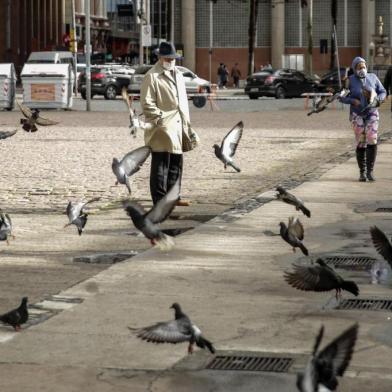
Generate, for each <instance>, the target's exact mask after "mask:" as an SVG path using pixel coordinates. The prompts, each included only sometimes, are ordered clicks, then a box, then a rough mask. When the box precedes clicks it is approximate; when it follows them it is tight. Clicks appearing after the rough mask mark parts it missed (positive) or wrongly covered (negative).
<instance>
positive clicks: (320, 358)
mask: <svg viewBox="0 0 392 392" xmlns="http://www.w3.org/2000/svg"><path fill="white" fill-rule="evenodd" d="M323 335H324V326H322V327H321V328H320V331H319V333H318V335H317V337H316V342H315V345H314V347H313V352H312V356H311V357H310V359H309V362H308V364H307V366H306V368H305V371H304V372H303V373H298V374H297V388H298V390H299V391H300V392H321V391H325V392H330V391H336V388H337V386H338V380H337V376H340V377H342V376H343V374H344V372H345V371H346V368H347V366H348V365H349V363H350V360H351V357H352V355H353V351H354V346H355V342H356V340H357V336H358V324H354V325H352V326H351V327H350V328H348V329H347V330H346V331H344V332H343V333H342V334H340V335H339V336H338V337H337V338H335V339H334V340H333V341H332V342H331V343H329V344H328V346H326V347H325V348H324V349H323V350H322V351H320V352H318V349H319V346H320V344H321V340H322V338H323Z"/></svg>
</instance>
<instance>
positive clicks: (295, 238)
mask: <svg viewBox="0 0 392 392" xmlns="http://www.w3.org/2000/svg"><path fill="white" fill-rule="evenodd" d="M279 225H280V236H281V237H282V239H283V240H285V241H286V242H287V243H288V244H290V245H291V246H292V247H293V252H295V248H300V249H301V250H302V253H303V254H304V255H305V256H308V255H309V252H308V250H307V249H306V247H305V245H304V244H303V242H302V241H303V239H304V227H303V226H302V223H301V221H300V220H299V219H298V218H294V217H292V216H291V217H290V218H289V224H288V226H286V224H285V223H284V222H280V223H279Z"/></svg>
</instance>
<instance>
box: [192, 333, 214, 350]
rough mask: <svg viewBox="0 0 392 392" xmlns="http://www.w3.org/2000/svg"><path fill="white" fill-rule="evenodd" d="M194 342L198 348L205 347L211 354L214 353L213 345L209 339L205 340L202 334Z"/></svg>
mask: <svg viewBox="0 0 392 392" xmlns="http://www.w3.org/2000/svg"><path fill="white" fill-rule="evenodd" d="M196 344H197V346H198V347H200V348H206V347H207V349H208V350H209V351H210V353H211V354H215V347H214V346H213V345H212V343H211V342H210V341H209V340H207V339H206V338H204V337H203V336H200V337H199V338H198V339H197V341H196Z"/></svg>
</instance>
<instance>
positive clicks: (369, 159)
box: [366, 144, 377, 181]
mask: <svg viewBox="0 0 392 392" xmlns="http://www.w3.org/2000/svg"><path fill="white" fill-rule="evenodd" d="M376 156H377V144H369V145H368V146H367V148H366V177H367V179H368V180H369V181H376V179H375V178H374V176H373V168H374V163H375V162H376Z"/></svg>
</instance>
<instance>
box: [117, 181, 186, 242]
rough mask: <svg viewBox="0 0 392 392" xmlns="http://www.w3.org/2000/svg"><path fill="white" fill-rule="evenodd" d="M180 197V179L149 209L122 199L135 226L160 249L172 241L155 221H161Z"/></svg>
mask: <svg viewBox="0 0 392 392" xmlns="http://www.w3.org/2000/svg"><path fill="white" fill-rule="evenodd" d="M179 197H180V181H179V180H177V182H176V183H175V184H174V185H173V187H172V188H171V189H170V190H169V192H168V193H167V194H166V195H165V196H164V197H163V198H162V199H160V200H159V201H158V203H156V204H155V205H154V206H153V207H152V208H151V210H150V211H148V212H146V211H145V210H144V209H143V207H142V206H141V205H140V204H138V203H136V202H131V201H128V200H127V201H124V203H123V204H124V209H125V211H126V212H127V214H128V216H129V217H130V218H131V219H132V222H133V224H134V225H135V227H136V228H137V229H138V230H140V231H141V232H142V233H143V234H144V235H145V237H146V238H148V239H149V240H150V242H151V244H152V245H157V246H158V247H159V248H160V249H161V250H169V249H171V248H172V247H173V245H174V242H173V240H172V239H171V237H169V236H168V235H166V234H164V233H163V232H162V230H161V229H160V228H159V227H158V225H157V223H160V222H163V221H164V220H165V219H166V218H167V217H168V216H169V215H170V214H171V212H172V211H173V209H174V207H175V206H176V204H177V201H178V200H179Z"/></svg>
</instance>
